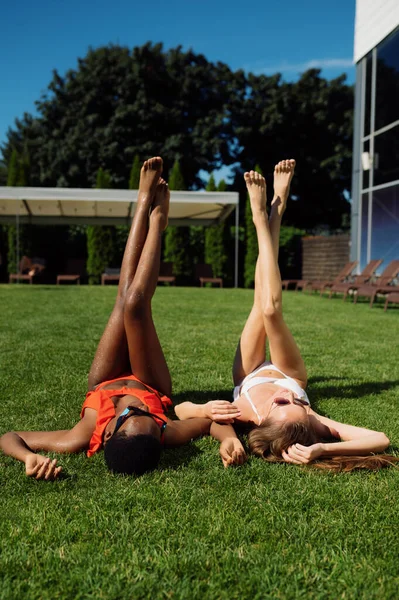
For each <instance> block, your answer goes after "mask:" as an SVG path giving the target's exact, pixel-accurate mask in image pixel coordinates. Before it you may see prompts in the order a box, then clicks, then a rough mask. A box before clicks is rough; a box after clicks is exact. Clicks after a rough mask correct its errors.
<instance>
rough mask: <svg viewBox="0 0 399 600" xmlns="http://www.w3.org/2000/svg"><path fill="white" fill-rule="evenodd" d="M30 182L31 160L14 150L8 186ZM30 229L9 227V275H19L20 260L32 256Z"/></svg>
mask: <svg viewBox="0 0 399 600" xmlns="http://www.w3.org/2000/svg"><path fill="white" fill-rule="evenodd" d="M28 181H29V158H28V157H27V155H26V154H24V155H22V156H20V155H19V153H18V152H17V150H16V149H15V148H14V149H13V150H12V152H11V157H10V161H9V164H8V169H7V185H8V186H11V187H14V186H22V187H23V186H25V185H27V183H28ZM29 230H30V227H29V226H28V225H19V227H18V231H17V227H16V225H8V226H7V227H6V231H7V270H8V273H18V270H19V265H18V258H19V259H21V258H22V256H23V255H24V254H26V255H30V254H31V238H30V231H29Z"/></svg>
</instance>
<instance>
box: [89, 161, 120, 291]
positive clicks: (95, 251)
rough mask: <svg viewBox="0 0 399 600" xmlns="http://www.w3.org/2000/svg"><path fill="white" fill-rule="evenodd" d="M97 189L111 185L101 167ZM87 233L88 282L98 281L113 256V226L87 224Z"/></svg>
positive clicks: (97, 179)
mask: <svg viewBox="0 0 399 600" xmlns="http://www.w3.org/2000/svg"><path fill="white" fill-rule="evenodd" d="M96 184H97V185H96V187H97V188H98V189H107V188H110V187H111V175H110V173H109V172H108V171H104V170H103V168H102V167H100V169H99V170H98V173H97V178H96ZM86 235H87V265H86V269H87V272H88V274H89V284H93V283H99V282H100V278H101V274H102V273H103V272H104V269H106V268H107V267H108V266H109V265H110V263H111V262H112V258H113V253H114V252H113V228H112V227H109V226H101V225H89V226H88V227H87V229H86Z"/></svg>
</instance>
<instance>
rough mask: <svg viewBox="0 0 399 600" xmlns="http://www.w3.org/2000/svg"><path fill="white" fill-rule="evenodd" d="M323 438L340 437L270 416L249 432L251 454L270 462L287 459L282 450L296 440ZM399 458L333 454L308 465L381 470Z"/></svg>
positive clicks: (306, 443) (307, 443)
mask: <svg viewBox="0 0 399 600" xmlns="http://www.w3.org/2000/svg"><path fill="white" fill-rule="evenodd" d="M322 441H329V442H332V441H335V442H337V441H339V440H337V439H336V438H334V437H333V436H331V437H330V438H329V439H328V440H327V439H323V440H321V439H320V438H318V436H317V435H316V433H315V432H314V430H313V428H312V427H311V426H310V425H306V424H305V423H283V424H280V423H273V422H271V421H269V420H267V421H265V423H264V424H263V425H260V426H256V427H254V428H253V429H251V431H250V432H249V433H248V445H249V449H250V451H251V452H252V454H255V455H256V456H260V457H261V458H263V459H264V460H266V461H268V462H285V461H284V459H283V457H282V453H283V451H284V450H288V448H289V447H290V446H292V445H293V444H302V445H303V446H311V445H312V444H316V443H317V442H322ZM397 462H399V458H398V457H396V456H391V455H389V454H377V455H370V456H332V457H330V458H319V459H317V461H315V462H312V463H309V466H311V467H316V468H317V469H325V470H329V471H335V472H339V471H344V472H349V471H353V470H354V469H369V470H371V471H378V470H379V469H383V468H385V467H389V466H391V465H393V464H395V463H397Z"/></svg>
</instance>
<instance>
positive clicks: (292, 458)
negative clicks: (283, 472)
mask: <svg viewBox="0 0 399 600" xmlns="http://www.w3.org/2000/svg"><path fill="white" fill-rule="evenodd" d="M289 450H290V448H289ZM282 457H283V459H284V460H285V462H288V463H293V464H294V465H301V464H302V461H301V460H298V458H297V457H295V456H293V455H292V453H288V452H286V451H285V450H283V452H282Z"/></svg>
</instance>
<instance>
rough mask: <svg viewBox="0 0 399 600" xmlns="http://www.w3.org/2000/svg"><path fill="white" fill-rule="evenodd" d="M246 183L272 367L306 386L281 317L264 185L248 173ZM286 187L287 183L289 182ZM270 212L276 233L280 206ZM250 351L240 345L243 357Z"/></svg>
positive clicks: (276, 269) (275, 264)
mask: <svg viewBox="0 0 399 600" xmlns="http://www.w3.org/2000/svg"><path fill="white" fill-rule="evenodd" d="M244 177H245V181H246V183H247V188H248V192H249V197H250V201H251V209H252V215H253V220H254V224H255V228H256V233H257V237H258V245H259V259H258V276H259V277H258V279H259V285H258V289H259V294H260V296H259V298H260V302H259V304H260V310H261V316H262V322H263V327H264V329H265V333H266V335H267V337H268V339H269V346H270V354H271V359H272V362H273V364H275V365H276V366H277V367H278V368H279V369H281V370H282V371H284V373H286V374H287V375H289V376H290V377H293V378H294V379H296V380H297V381H298V383H299V384H300V385H301V386H303V387H304V386H305V385H306V369H305V365H304V362H303V359H302V357H301V354H300V352H299V349H298V347H297V345H296V343H295V340H294V338H293V336H292V334H291V332H290V330H289V329H288V327H287V325H286V324H285V322H284V319H283V314H282V291H281V277H280V270H279V267H278V262H277V255H276V253H275V251H274V242H275V240H273V239H272V236H271V231H270V228H269V223H268V219H267V214H266V200H265V199H266V184H265V181H264V178H263V177H262V176H261V175H259V174H257V173H254V172H253V171H251V172H250V173H246V174H245V175H244ZM288 185H289V182H288ZM287 195H288V194H287ZM276 204H277V206H275V207H274V208H273V210H275V211H276V209H277V214H276V213H275V215H274V218H275V225H276V228H275V230H274V231H275V232H276V231H277V226H278V227H279V223H278V221H277V217H280V219H281V215H279V213H278V208H279V207H281V206H282V204H280V203H275V205H276ZM251 351H252V347H251V348H249V349H248V348H246V347H244V346H243V344H241V352H242V354H244V353H248V352H251Z"/></svg>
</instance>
